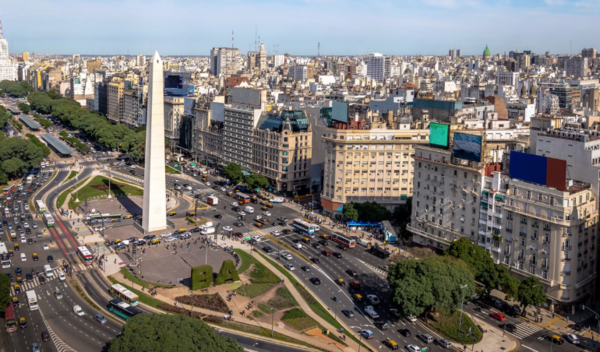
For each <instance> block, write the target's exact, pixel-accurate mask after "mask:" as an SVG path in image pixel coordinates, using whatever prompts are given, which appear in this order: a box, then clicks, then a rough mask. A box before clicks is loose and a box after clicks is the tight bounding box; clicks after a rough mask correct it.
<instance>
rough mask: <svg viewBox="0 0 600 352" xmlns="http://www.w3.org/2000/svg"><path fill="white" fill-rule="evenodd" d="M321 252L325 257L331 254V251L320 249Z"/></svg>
mask: <svg viewBox="0 0 600 352" xmlns="http://www.w3.org/2000/svg"><path fill="white" fill-rule="evenodd" d="M321 254H323V255H324V256H326V257H329V256H330V255H331V251H328V250H324V251H321Z"/></svg>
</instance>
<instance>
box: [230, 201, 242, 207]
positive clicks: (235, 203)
mask: <svg viewBox="0 0 600 352" xmlns="http://www.w3.org/2000/svg"><path fill="white" fill-rule="evenodd" d="M231 206H232V207H239V206H240V203H238V202H233V203H231Z"/></svg>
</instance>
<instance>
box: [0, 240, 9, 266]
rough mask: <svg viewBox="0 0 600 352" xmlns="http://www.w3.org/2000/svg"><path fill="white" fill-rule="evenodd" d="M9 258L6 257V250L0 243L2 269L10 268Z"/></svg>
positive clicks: (4, 245) (3, 244)
mask: <svg viewBox="0 0 600 352" xmlns="http://www.w3.org/2000/svg"><path fill="white" fill-rule="evenodd" d="M9 258H10V257H9V256H8V250H7V249H6V244H5V243H4V242H0V264H1V265H2V268H4V269H6V268H10V266H11V263H10V259H9Z"/></svg>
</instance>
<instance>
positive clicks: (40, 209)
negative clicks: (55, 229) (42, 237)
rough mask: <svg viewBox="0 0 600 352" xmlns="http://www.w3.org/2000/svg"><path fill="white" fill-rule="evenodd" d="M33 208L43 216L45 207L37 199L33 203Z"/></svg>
mask: <svg viewBox="0 0 600 352" xmlns="http://www.w3.org/2000/svg"><path fill="white" fill-rule="evenodd" d="M35 207H36V208H37V211H38V213H40V214H44V213H45V212H46V205H45V204H44V202H42V201H41V200H39V199H38V200H36V201H35Z"/></svg>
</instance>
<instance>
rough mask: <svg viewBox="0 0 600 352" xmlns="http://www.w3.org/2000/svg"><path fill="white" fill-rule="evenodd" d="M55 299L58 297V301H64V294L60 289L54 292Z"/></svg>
mask: <svg viewBox="0 0 600 352" xmlns="http://www.w3.org/2000/svg"><path fill="white" fill-rule="evenodd" d="M54 297H56V299H62V298H63V295H62V292H60V290H58V289H56V290H54Z"/></svg>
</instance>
